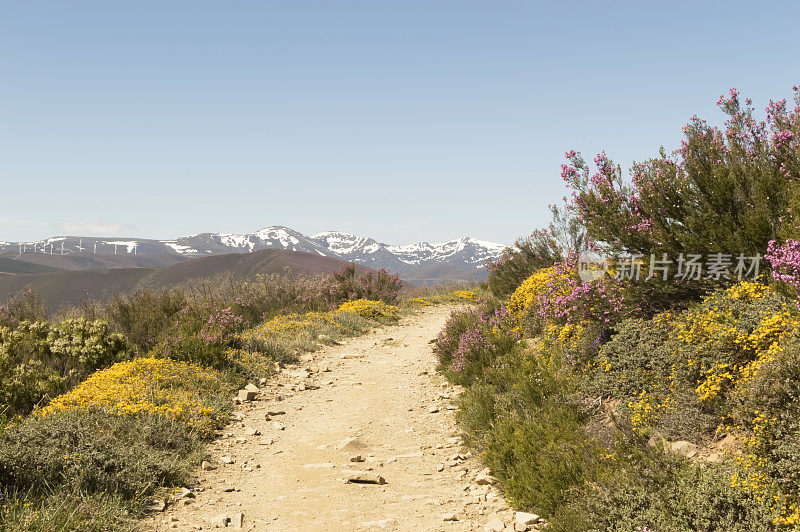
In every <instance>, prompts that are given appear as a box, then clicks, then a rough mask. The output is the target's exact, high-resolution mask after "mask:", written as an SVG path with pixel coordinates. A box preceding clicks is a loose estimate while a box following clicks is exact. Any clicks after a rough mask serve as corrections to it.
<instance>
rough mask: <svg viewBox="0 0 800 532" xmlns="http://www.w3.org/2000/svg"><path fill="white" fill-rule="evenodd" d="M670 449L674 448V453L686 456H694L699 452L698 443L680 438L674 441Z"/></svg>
mask: <svg viewBox="0 0 800 532" xmlns="http://www.w3.org/2000/svg"><path fill="white" fill-rule="evenodd" d="M670 449H671V450H672V452H673V453H675V454H679V455H681V456H685V457H686V458H692V457H693V456H694V455H696V454H697V445H695V444H693V443H692V442H689V441H686V440H680V441H676V442H674V443H673V444H672V445H671V446H670Z"/></svg>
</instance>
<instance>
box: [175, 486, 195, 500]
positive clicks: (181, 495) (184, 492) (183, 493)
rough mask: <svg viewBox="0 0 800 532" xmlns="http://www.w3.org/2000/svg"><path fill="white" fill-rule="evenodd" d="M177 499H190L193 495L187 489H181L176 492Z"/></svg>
mask: <svg viewBox="0 0 800 532" xmlns="http://www.w3.org/2000/svg"><path fill="white" fill-rule="evenodd" d="M178 497H179V498H181V499H186V498H192V497H194V493H192V490H190V489H189V488H181V489H180V490H179V491H178Z"/></svg>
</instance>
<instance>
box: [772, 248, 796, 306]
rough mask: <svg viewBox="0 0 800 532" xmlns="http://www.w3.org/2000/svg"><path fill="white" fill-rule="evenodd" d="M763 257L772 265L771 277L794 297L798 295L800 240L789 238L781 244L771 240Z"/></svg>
mask: <svg viewBox="0 0 800 532" xmlns="http://www.w3.org/2000/svg"><path fill="white" fill-rule="evenodd" d="M764 258H766V259H767V260H768V261H769V262H770V264H771V265H772V278H773V279H774V280H775V281H777V282H778V283H779V285H780V286H782V287H783V289H784V290H785V291H787V292H790V293H791V295H792V296H794V297H795V299H797V298H798V297H800V240H793V239H789V240H787V241H786V244H784V245H782V246H781V245H779V244H778V243H777V242H776V241H775V240H771V241H770V242H769V245H768V246H767V252H766V253H765V254H764ZM798 305H800V299H798Z"/></svg>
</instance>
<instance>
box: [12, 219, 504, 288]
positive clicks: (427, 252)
mask: <svg viewBox="0 0 800 532" xmlns="http://www.w3.org/2000/svg"><path fill="white" fill-rule="evenodd" d="M504 248H505V246H504V245H502V244H497V243H494V242H487V241H483V240H478V239H474V238H471V237H462V238H460V239H456V240H449V241H446V242H437V243H430V242H416V243H412V244H406V245H394V244H386V243H383V242H380V241H378V240H376V239H374V238H371V237H364V236H358V235H354V234H351V233H346V232H342V231H323V232H322V233H318V234H315V235H312V236H308V235H305V234H303V233H301V232H299V231H295V230H294V229H291V228H289V227H285V226H280V225H273V226H268V227H264V228H262V229H259V230H258V231H255V232H253V233H244V234H236V233H209V232H206V233H198V234H196V235H187V236H180V237H177V238H174V239H166V240H158V239H148V238H127V237H88V236H54V237H50V238H48V239H44V240H39V241H36V242H0V254H2V255H6V256H9V255H11V254H14V253H18V254H19V257H20V258H21V260H25V257H26V256H29V255H30V252H31V251H34V253H35V254H36V256H39V257H41V255H42V254H45V255H47V254H49V255H73V256H74V255H81V256H87V255H105V256H108V255H111V254H114V255H126V258H127V259H132V260H134V262H136V261H139V262H141V261H144V260H145V257H144V256H150V257H154V256H156V255H160V256H162V258H163V260H167V261H170V262H172V261H175V262H178V261H182V260H189V259H193V258H200V257H206V256H212V255H221V254H228V253H250V252H254V251H260V250H263V249H284V250H288V251H303V252H306V253H313V254H317V255H320V256H323V257H330V258H336V259H340V260H344V261H347V262H353V263H356V264H361V265H363V266H366V267H368V268H376V269H377V268H385V269H387V270H389V271H391V272H394V273H399V274H401V275H407V276H411V277H414V278H417V277H419V275H420V272H425V271H429V272H430V271H436V272H438V274H437V275H440V276H441V277H436V278H432V279H424V278H423V279H422V280H423V281H434V280H447V279H466V278H474V279H478V280H480V279H482V278H485V271H484V269H483V265H484V264H485V263H486V261H487V260H488V259H493V258H496V257H498V256H499V255H500V253H501V252H502V250H503V249H504ZM120 259H122V257H120ZM87 263H88V262H87ZM442 266H443V267H442ZM423 277H424V276H423Z"/></svg>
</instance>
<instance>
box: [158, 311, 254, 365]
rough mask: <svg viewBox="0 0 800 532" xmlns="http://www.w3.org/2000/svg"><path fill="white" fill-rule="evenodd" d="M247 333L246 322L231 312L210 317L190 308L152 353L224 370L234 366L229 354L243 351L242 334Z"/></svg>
mask: <svg viewBox="0 0 800 532" xmlns="http://www.w3.org/2000/svg"><path fill="white" fill-rule="evenodd" d="M243 329H244V319H243V318H242V317H241V316H238V315H236V314H234V313H233V312H232V311H231V310H230V308H225V309H221V310H219V311H217V312H213V313H210V314H209V313H207V311H206V310H205V309H198V308H196V307H193V306H187V307H184V308H183V309H181V311H180V312H179V313H178V314H177V322H176V324H175V325H174V326H173V327H172V328H171V329H170V330H169V332H168V334H166V335H164V336H163V337H162V339H161V341H160V342H159V344H158V345H157V346H156V347H155V348H153V350H152V351H151V353H152V354H153V355H155V356H158V357H163V358H170V359H172V360H180V361H183V362H191V363H196V364H201V365H203V366H209V367H213V368H216V369H223V368H225V367H227V366H228V365H229V362H230V361H229V358H228V357H227V355H226V352H227V350H228V349H229V348H238V347H241V345H240V340H239V336H238V333H239V332H241V331H242V330H243Z"/></svg>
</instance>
